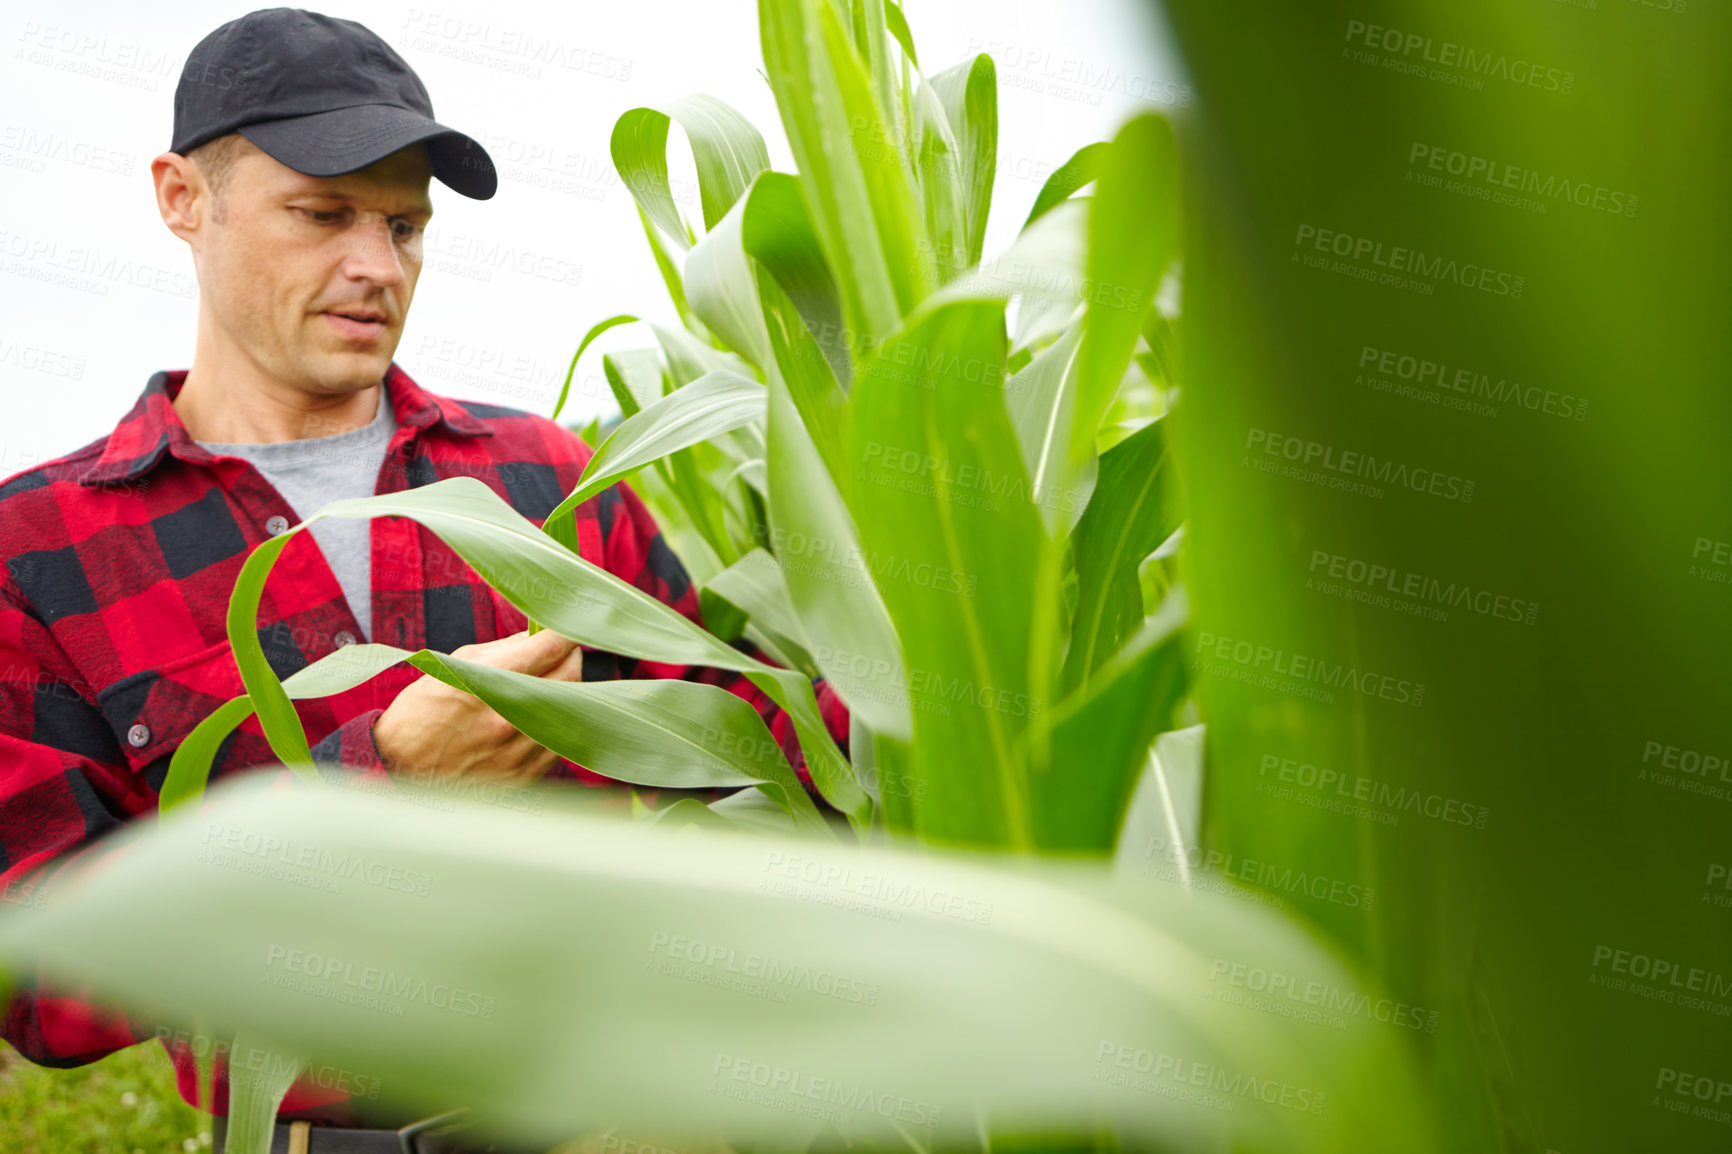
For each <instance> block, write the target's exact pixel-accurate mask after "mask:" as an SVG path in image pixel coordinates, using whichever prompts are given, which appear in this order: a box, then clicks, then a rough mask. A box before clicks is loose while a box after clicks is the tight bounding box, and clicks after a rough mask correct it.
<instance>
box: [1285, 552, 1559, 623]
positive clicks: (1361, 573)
mask: <svg viewBox="0 0 1732 1154" xmlns="http://www.w3.org/2000/svg"><path fill="white" fill-rule="evenodd" d="M1309 572H1310V574H1311V576H1309V577H1308V578H1306V581H1305V588H1307V589H1312V588H1316V589H1318V590H1319V591H1321V592H1325V593H1335V592H1338V590H1337V589H1336V588H1335V585H1337V584H1341V585H1345V586H1346V587H1348V589H1349V590H1350V592H1351V593H1353V594H1357V595H1358V596H1352V597H1350V598H1349V599H1350V600H1360V601H1365V602H1366V603H1368V604H1380V603H1387V602H1389V599H1390V598H1389V597H1385V596H1384V594H1389V595H1390V596H1392V597H1394V598H1397V599H1399V598H1411V599H1412V600H1413V601H1414V602H1416V603H1418V607H1419V608H1421V609H1425V610H1430V611H1431V612H1432V613H1436V614H1441V615H1442V616H1441V618H1439V619H1446V618H1447V617H1448V616H1449V614H1448V612H1447V610H1449V609H1466V610H1468V611H1470V612H1473V613H1477V614H1479V615H1480V616H1481V617H1491V618H1495V619H1496V620H1499V621H1514V622H1518V623H1520V624H1523V625H1532V624H1533V623H1534V622H1535V621H1536V620H1537V619H1538V617H1539V612H1540V607H1539V604H1538V603H1537V602H1534V601H1527V600H1523V599H1521V598H1518V597H1511V596H1509V595H1508V594H1504V593H1495V592H1493V591H1492V590H1490V589H1476V588H1474V587H1473V586H1472V585H1470V584H1467V583H1466V582H1456V581H1451V582H1450V583H1449V584H1447V585H1445V584H1444V583H1443V582H1442V581H1439V580H1438V579H1437V578H1435V577H1427V576H1424V575H1422V574H1419V573H1412V572H1408V571H1407V570H1404V569H1398V568H1396V567H1395V566H1392V565H1381V564H1378V563H1377V562H1373V561H1363V560H1360V559H1359V558H1357V557H1349V556H1347V555H1345V554H1342V553H1331V552H1329V551H1328V550H1326V549H1313V550H1312V551H1311V567H1310V570H1309ZM1325 578H1327V580H1325Z"/></svg>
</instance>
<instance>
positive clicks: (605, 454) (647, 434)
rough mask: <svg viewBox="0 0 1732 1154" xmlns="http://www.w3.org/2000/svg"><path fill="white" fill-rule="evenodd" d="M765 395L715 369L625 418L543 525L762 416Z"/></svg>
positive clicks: (755, 384) (752, 384)
mask: <svg viewBox="0 0 1732 1154" xmlns="http://www.w3.org/2000/svg"><path fill="white" fill-rule="evenodd" d="M764 396H765V393H764V386H763V385H760V384H758V382H756V381H753V380H748V379H747V378H745V377H742V376H739V375H738V374H736V373H730V372H728V371H726V370H717V371H715V372H711V373H706V374H704V376H702V377H700V378H699V379H698V380H695V381H693V382H692V383H691V384H689V385H687V386H686V387H685V388H683V389H678V390H676V391H674V392H672V393H669V394H668V395H667V396H665V397H662V398H661V399H660V400H658V401H656V402H655V403H654V404H651V405H649V406H648V407H647V408H644V409H641V410H640V411H638V412H637V413H634V414H633V415H632V416H630V417H627V418H626V419H625V420H624V421H622V422H621V423H620V424H619V426H618V427H617V428H615V429H614V431H613V433H612V435H610V436H609V437H608V439H607V440H606V441H604V442H602V444H601V447H600V448H598V449H596V451H595V453H594V455H593V456H591V457H590V459H589V463H588V464H587V465H585V466H584V469H583V475H582V476H581V477H579V478H578V480H577V486H576V488H574V489H572V491H571V492H570V493H569V494H567V495H566V497H565V499H564V500H563V501H561V502H560V503H559V504H558V505H556V506H555V507H554V509H553V511H552V512H550V513H549V514H548V515H547V518H546V520H545V521H544V522H543V529H544V530H546V529H547V526H549V525H552V524H553V523H554V521H555V520H556V519H559V518H563V519H565V520H567V521H569V520H571V519H573V518H574V517H575V515H576V511H577V507H578V506H579V505H581V504H583V503H584V502H585V501H587V500H589V499H590V498H592V497H594V496H595V495H596V494H598V493H600V492H601V491H602V490H603V489H606V488H607V487H608V486H609V485H611V484H613V483H614V482H615V481H618V480H620V479H622V478H624V477H626V476H628V475H629V474H631V473H634V472H636V471H637V470H639V469H641V468H643V467H644V466H645V465H648V464H650V463H651V462H652V461H658V460H661V459H662V458H664V457H667V456H669V455H670V454H672V453H675V452H677V451H679V450H680V449H684V448H688V447H689V446H692V445H696V444H699V443H701V442H703V441H706V440H709V439H710V438H711V437H716V436H719V435H721V434H722V433H725V432H728V431H729V430H731V429H737V428H739V427H740V426H741V425H744V424H746V423H748V422H750V421H755V420H760V419H762V418H763V416H764ZM571 536H572V537H573V538H575V530H573V532H572V533H571Z"/></svg>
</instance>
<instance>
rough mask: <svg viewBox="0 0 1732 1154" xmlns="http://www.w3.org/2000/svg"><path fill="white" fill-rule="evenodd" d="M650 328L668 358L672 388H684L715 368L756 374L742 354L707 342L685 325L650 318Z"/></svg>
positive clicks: (752, 375)
mask: <svg viewBox="0 0 1732 1154" xmlns="http://www.w3.org/2000/svg"><path fill="white" fill-rule="evenodd" d="M650 331H651V332H653V333H655V336H656V341H657V343H659V344H660V345H661V350H662V357H663V359H664V360H665V361H666V362H667V369H668V377H669V383H670V384H671V385H672V386H673V388H674V389H681V388H684V387H685V386H686V385H688V384H690V383H691V382H693V381H695V380H697V379H698V378H699V377H701V376H703V375H704V374H705V373H713V372H715V371H716V370H718V369H725V370H726V371H728V372H730V373H735V374H737V375H739V376H742V377H755V376H756V373H755V372H754V371H753V369H752V366H751V365H750V364H748V363H747V362H746V361H745V360H744V359H742V358H741V357H739V356H736V355H735V354H733V353H731V352H728V351H727V350H726V349H718V348H714V347H713V346H710V345H707V344H705V343H704V342H703V341H700V340H698V339H697V338H696V337H694V336H692V334H691V333H688V332H687V331H686V330H684V329H671V328H668V327H667V326H666V325H658V324H656V323H655V322H654V321H651V322H650Z"/></svg>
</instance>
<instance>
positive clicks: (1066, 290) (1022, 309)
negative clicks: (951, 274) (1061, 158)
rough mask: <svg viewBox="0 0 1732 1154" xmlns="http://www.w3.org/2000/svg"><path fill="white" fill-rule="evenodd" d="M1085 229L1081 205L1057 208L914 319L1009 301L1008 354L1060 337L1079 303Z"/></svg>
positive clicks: (953, 284)
mask: <svg viewBox="0 0 1732 1154" xmlns="http://www.w3.org/2000/svg"><path fill="white" fill-rule="evenodd" d="M1087 228H1088V202H1087V201H1086V200H1073V201H1068V202H1066V203H1064V204H1061V205H1059V206H1058V207H1056V208H1054V209H1053V210H1052V211H1050V212H1048V213H1046V214H1045V215H1044V216H1042V217H1041V218H1040V219H1039V220H1038V221H1036V222H1035V223H1034V224H1033V225H1031V226H1030V227H1029V228H1026V229H1024V230H1023V231H1022V232H1021V233H1020V234H1018V236H1017V238H1016V240H1014V241H1012V242H1011V244H1010V247H1008V248H1006V249H1005V250H1004V251H1003V252H1002V253H1000V254H999V255H998V256H996V257H993V258H992V259H991V260H988V261H983V262H981V263H980V264H979V265H977V266H975V267H974V268H972V269H969V270H968V271H967V272H965V273H963V274H962V275H961V276H959V277H957V278H956V279H955V280H953V281H951V282H950V283H949V284H947V285H945V286H944V287H943V288H941V289H939V290H938V291H937V292H935V293H933V294H932V296H931V297H929V298H928V299H927V300H926V302H925V303H924V304H923V305H922V307H921V309H920V311H919V314H917V315H925V314H926V313H929V312H932V311H934V310H936V309H940V308H943V307H944V306H945V305H948V304H953V303H955V302H957V301H968V300H978V301H1008V300H1010V299H1011V298H1012V297H1015V298H1017V319H1016V337H1015V340H1013V341H1012V342H1011V346H1010V347H1011V350H1012V351H1013V352H1014V351H1016V350H1019V349H1024V348H1027V347H1029V346H1030V345H1032V344H1034V343H1035V342H1037V341H1039V340H1041V339H1043V338H1044V337H1048V336H1051V335H1053V334H1054V333H1058V332H1062V331H1063V330H1064V329H1065V328H1066V327H1068V326H1069V325H1070V323H1071V319H1072V318H1073V317H1074V315H1075V313H1076V310H1077V306H1078V305H1079V304H1080V303H1081V300H1082V294H1083V290H1084V282H1083V277H1084V263H1085V261H1086V259H1087V253H1088V233H1087Z"/></svg>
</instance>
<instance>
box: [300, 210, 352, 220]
mask: <svg viewBox="0 0 1732 1154" xmlns="http://www.w3.org/2000/svg"><path fill="white" fill-rule="evenodd" d="M299 211H300V212H303V213H305V214H306V215H307V216H308V217H309V218H311V220H312V221H313V223H314V224H331V223H333V222H334V221H335V220H336V219H337V218H338V217H339V216H341V215H342V214H341V213H337V212H326V211H324V210H322V209H317V208H303V209H300V210H299Z"/></svg>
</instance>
